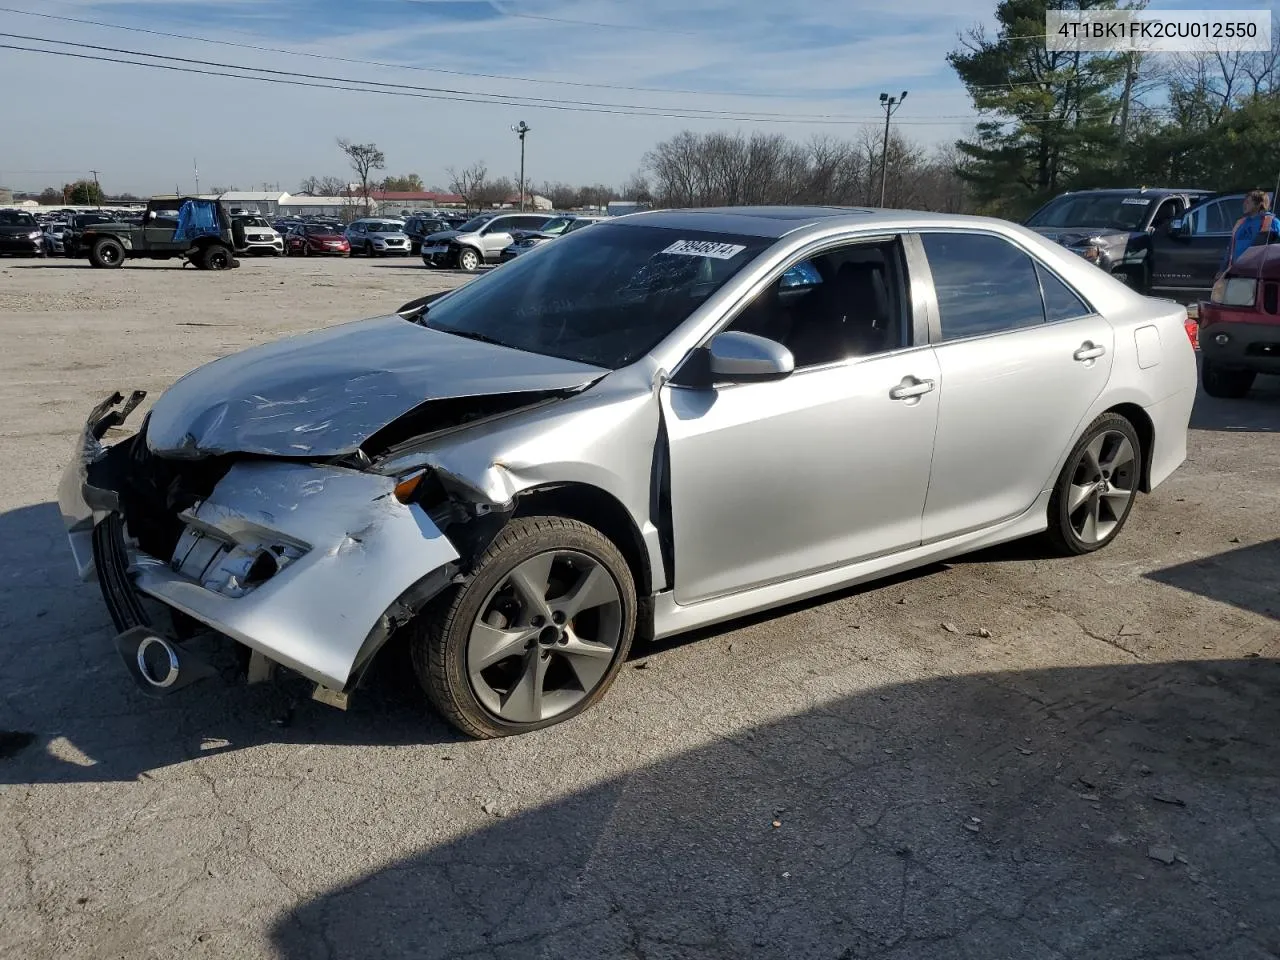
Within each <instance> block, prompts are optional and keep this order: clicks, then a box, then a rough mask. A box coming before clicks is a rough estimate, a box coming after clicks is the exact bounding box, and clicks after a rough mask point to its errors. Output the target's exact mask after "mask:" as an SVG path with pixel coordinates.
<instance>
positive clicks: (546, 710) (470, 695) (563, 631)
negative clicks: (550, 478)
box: [412, 517, 636, 737]
mask: <svg viewBox="0 0 1280 960" xmlns="http://www.w3.org/2000/svg"><path fill="white" fill-rule="evenodd" d="M635 623H636V593H635V584H634V581H633V580H632V577H631V571H630V568H629V567H628V566H627V562H626V560H625V559H623V557H622V554H621V553H619V551H618V548H617V547H616V546H614V545H613V543H612V542H611V541H610V540H609V539H608V538H606V537H605V536H604V534H602V533H600V531H598V530H596V529H594V528H593V527H589V526H587V525H586V524H584V523H580V522H578V521H576V520H568V519H565V518H562V517H528V518H523V519H518V520H513V521H512V522H511V523H509V524H508V525H507V526H506V527H505V528H504V529H503V531H502V532H501V533H500V534H499V535H498V536H497V537H496V538H495V539H494V541H493V543H491V544H490V545H489V548H488V549H487V550H486V551H485V552H484V554H483V555H482V556H481V557H480V559H479V561H478V562H477V563H476V564H475V566H474V567H473V568H472V571H471V573H470V574H469V575H468V576H467V578H466V579H465V580H464V581H463V582H462V584H461V585H460V586H459V587H458V588H457V590H456V592H455V593H454V594H453V595H452V598H451V599H450V600H449V601H448V602H447V605H444V606H437V607H435V608H429V609H428V610H427V611H426V612H424V613H423V614H422V615H421V616H420V617H419V620H418V623H417V624H416V625H415V636H414V637H413V640H412V651H413V663H414V669H415V671H416V673H417V675H418V679H419V681H420V682H421V683H422V685H423V687H424V688H425V689H426V691H427V695H428V697H429V698H430V699H431V702H432V703H433V704H434V705H435V707H436V709H437V710H439V711H440V713H441V714H443V715H444V717H445V718H446V719H448V720H449V722H450V723H452V724H453V725H454V726H456V727H457V728H458V729H459V730H462V731H463V732H464V733H467V734H469V735H470V736H473V737H501V736H509V735H511V734H517V733H525V732H527V731H530V730H537V729H539V728H541V727H547V726H550V725H552V724H554V723H559V722H561V721H562V720H568V719H569V718H570V717H573V716H576V715H577V714H579V713H581V712H583V711H584V710H586V709H587V708H588V707H590V706H592V705H593V704H594V703H596V702H597V701H598V700H599V699H600V698H601V697H603V696H604V693H605V691H606V690H607V689H608V687H609V685H610V684H611V683H612V682H613V680H614V677H616V676H617V673H618V671H619V670H620V669H621V667H622V664H623V662H624V661H625V660H626V657H627V651H628V650H629V649H630V647H631V637H632V635H633V633H634V632H635Z"/></svg>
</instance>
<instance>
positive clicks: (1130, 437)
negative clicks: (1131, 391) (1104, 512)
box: [1046, 413, 1143, 556]
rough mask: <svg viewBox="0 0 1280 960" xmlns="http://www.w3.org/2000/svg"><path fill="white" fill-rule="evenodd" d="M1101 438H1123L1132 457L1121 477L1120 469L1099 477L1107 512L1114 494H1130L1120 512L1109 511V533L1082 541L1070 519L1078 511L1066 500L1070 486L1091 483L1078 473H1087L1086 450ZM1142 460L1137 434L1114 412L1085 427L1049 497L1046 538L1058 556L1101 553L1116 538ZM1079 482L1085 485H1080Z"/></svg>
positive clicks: (1134, 493) (1126, 515)
mask: <svg viewBox="0 0 1280 960" xmlns="http://www.w3.org/2000/svg"><path fill="white" fill-rule="evenodd" d="M1103 436H1107V437H1115V436H1123V437H1124V439H1125V440H1127V441H1128V443H1129V445H1130V447H1131V448H1132V454H1133V458H1132V460H1131V461H1130V462H1129V463H1128V464H1127V465H1126V466H1125V468H1124V470H1123V476H1122V475H1121V471H1120V470H1117V471H1116V472H1115V474H1114V476H1113V475H1112V474H1111V473H1110V472H1107V473H1104V474H1103V477H1102V479H1105V480H1106V481H1107V484H1108V486H1106V487H1105V488H1104V489H1107V490H1108V491H1110V492H1109V493H1107V495H1106V497H1107V499H1108V504H1109V506H1108V509H1109V510H1110V509H1111V507H1110V503H1111V502H1112V500H1113V498H1114V492H1115V491H1118V490H1127V491H1129V492H1130V495H1129V497H1128V500H1127V502H1126V503H1125V504H1124V508H1123V510H1122V511H1119V512H1118V513H1117V512H1115V511H1114V510H1112V511H1111V513H1110V514H1109V516H1108V519H1107V523H1108V527H1109V531H1108V532H1107V533H1106V535H1105V536H1100V537H1098V538H1097V539H1086V538H1085V537H1083V536H1081V534H1080V533H1078V532H1077V531H1076V528H1075V524H1074V523H1073V520H1072V518H1073V516H1074V517H1078V516H1079V515H1080V514H1079V509H1078V510H1077V511H1074V512H1073V511H1071V510H1070V509H1069V506H1070V497H1071V491H1072V488H1073V487H1076V488H1079V486H1082V485H1087V484H1089V483H1092V482H1093V480H1092V479H1090V478H1087V477H1083V476H1082V471H1083V472H1087V471H1088V467H1087V463H1086V462H1085V457H1086V451H1087V450H1088V449H1089V447H1090V445H1091V444H1093V443H1094V442H1095V441H1096V440H1097V439H1098V438H1099V437H1103ZM1104 449H1105V448H1104ZM1142 457H1143V450H1142V443H1141V441H1140V440H1139V439H1138V432H1137V431H1136V430H1134V428H1133V424H1131V423H1130V422H1129V421H1128V420H1126V419H1125V418H1124V417H1122V416H1120V415H1119V414H1118V413H1104V414H1102V416H1100V417H1098V419H1096V420H1094V421H1093V423H1091V424H1089V428H1088V429H1087V430H1085V432H1084V435H1083V436H1081V437H1080V439H1079V440H1078V441H1077V442H1076V445H1075V446H1074V447H1072V448H1071V453H1070V455H1069V456H1068V457H1067V462H1066V463H1065V464H1064V465H1063V467H1062V472H1061V473H1060V474H1059V475H1058V480H1057V482H1056V483H1055V484H1054V486H1053V495H1052V496H1051V497H1050V498H1049V527H1048V530H1047V531H1046V535H1047V537H1048V538H1049V542H1050V543H1051V544H1052V545H1053V547H1054V549H1055V550H1056V551H1057V552H1058V553H1061V554H1064V555H1067V556H1079V555H1081V554H1086V553H1093V552H1094V551H1095V550H1101V549H1102V548H1103V547H1105V546H1106V545H1107V544H1109V543H1110V542H1111V541H1112V540H1114V539H1115V538H1116V537H1118V536H1119V535H1120V531H1121V530H1123V529H1124V525H1125V522H1126V521H1127V520H1128V519H1129V513H1130V511H1132V509H1133V504H1134V501H1135V500H1137V496H1138V486H1139V484H1140V483H1141V478H1142ZM1081 481H1085V482H1084V483H1082V482H1081ZM1098 496H1099V494H1096V493H1095V494H1094V495H1093V496H1091V497H1090V498H1089V499H1088V500H1086V501H1085V502H1084V504H1082V505H1081V507H1080V509H1088V508H1089V505H1090V504H1092V503H1093V502H1094V500H1095V498H1097V497H1098Z"/></svg>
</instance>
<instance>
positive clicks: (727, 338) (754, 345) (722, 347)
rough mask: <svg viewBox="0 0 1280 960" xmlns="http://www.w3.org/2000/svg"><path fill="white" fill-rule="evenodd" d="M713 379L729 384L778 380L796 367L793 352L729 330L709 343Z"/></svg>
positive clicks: (766, 340) (761, 339)
mask: <svg viewBox="0 0 1280 960" xmlns="http://www.w3.org/2000/svg"><path fill="white" fill-rule="evenodd" d="M707 361H708V370H709V372H710V374H711V379H712V380H716V381H721V382H725V381H727V382H729V383H749V382H751V381H753V380H777V379H779V378H780V377H785V376H787V375H788V374H789V373H791V372H792V371H793V370H795V368H796V360H795V357H793V356H792V355H791V351H790V350H788V349H787V348H786V347H784V346H783V345H782V344H780V343H778V342H777V341H776V340H770V339H768V338H767V337H761V336H757V335H756V334H754V333H742V332H740V331H737V330H727V331H725V332H724V333H719V334H716V336H714V337H712V338H711V342H710V343H709V344H707Z"/></svg>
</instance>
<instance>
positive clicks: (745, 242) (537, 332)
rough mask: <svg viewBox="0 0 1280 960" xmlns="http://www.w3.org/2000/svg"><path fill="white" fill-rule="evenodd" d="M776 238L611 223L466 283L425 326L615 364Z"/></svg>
mask: <svg viewBox="0 0 1280 960" xmlns="http://www.w3.org/2000/svg"><path fill="white" fill-rule="evenodd" d="M770 243H772V241H771V240H768V239H766V238H763V237H740V236H730V235H726V234H718V233H703V232H701V231H689V230H673V229H667V228H663V227H627V226H621V225H616V224H614V225H604V226H600V227H597V228H596V229H594V230H592V231H591V233H590V235H586V236H584V235H582V234H578V235H577V236H572V237H565V238H564V239H562V240H561V241H560V242H558V243H551V244H547V246H546V247H545V248H542V249H539V250H538V252H537V255H536V256H529V257H520V258H519V259H516V260H512V261H511V262H510V263H508V264H506V265H505V266H503V267H502V269H501V270H495V271H493V272H492V273H490V274H487V275H485V276H483V277H481V278H479V279H478V280H474V281H472V282H471V283H469V284H467V285H466V286H465V287H461V288H459V289H458V290H457V291H456V292H454V293H452V294H450V295H449V296H448V297H446V298H444V299H443V300H441V301H440V302H439V303H436V304H433V305H432V306H431V308H430V310H428V312H427V314H426V318H425V321H424V322H425V324H426V326H428V327H431V328H433V329H436V330H445V331H448V332H450V333H456V334H459V335H462V336H472V337H475V338H476V339H484V340H492V341H496V342H498V343H501V344H503V345H505V346H509V347H514V348H516V349H517V350H526V351H528V352H529V353H540V354H544V355H547V356H553V357H562V358H564V359H566V360H576V361H579V362H581V363H590V364H594V365H596V366H600V367H606V368H608V369H610V370H616V369H618V368H619V367H625V366H626V365H627V364H629V363H634V362H635V361H636V360H637V359H639V358H640V357H642V356H643V355H644V354H646V353H648V352H649V351H650V350H652V349H653V348H654V347H655V346H657V345H658V343H660V342H661V341H662V340H663V338H665V337H666V336H667V335H668V334H670V333H671V332H672V331H673V330H675V328H676V327H677V326H679V325H680V324H681V323H682V322H684V320H685V319H687V318H688V317H689V315H690V314H692V313H693V311H694V310H696V309H697V308H698V307H699V306H701V305H702V304H703V303H704V302H705V301H706V299H707V298H708V297H710V296H711V295H712V294H713V293H715V292H716V291H717V290H718V289H720V287H721V286H723V285H724V284H725V282H727V281H728V280H729V278H731V277H732V276H734V274H736V273H737V272H738V271H739V270H741V269H742V268H743V267H744V266H746V265H747V264H748V263H750V262H751V261H752V260H753V259H754V258H755V257H756V256H757V255H758V254H759V253H760V252H761V251H762V250H764V249H765V248H766V247H768V246H769V245H770Z"/></svg>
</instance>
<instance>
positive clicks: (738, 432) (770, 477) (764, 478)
mask: <svg viewBox="0 0 1280 960" xmlns="http://www.w3.org/2000/svg"><path fill="white" fill-rule="evenodd" d="M905 279H906V275H905V268H904V265H903V262H902V257H901V252H900V247H899V243H898V241H896V240H894V241H888V242H885V241H881V242H879V243H866V244H850V245H847V246H845V247H842V248H840V249H836V250H831V251H828V252H826V253H824V254H823V255H821V256H815V257H811V258H809V259H806V260H804V261H802V262H800V263H798V264H792V265H791V266H790V267H789V268H788V269H787V270H786V271H785V272H784V273H782V275H781V276H780V277H779V278H778V280H777V281H776V282H774V283H772V284H771V285H770V286H769V287H768V288H767V289H766V290H765V291H764V292H763V293H761V294H760V296H758V297H757V298H755V300H753V301H752V303H751V304H749V305H748V306H747V307H746V308H745V309H744V310H743V311H742V312H741V313H740V314H739V315H738V316H737V317H736V318H735V319H734V320H733V321H732V322H731V324H730V329H736V330H741V331H744V332H749V333H756V334H757V335H760V336H768V337H769V338H770V339H773V340H775V341H777V342H780V343H782V344H784V345H785V346H787V347H788V348H789V349H790V350H791V351H792V353H793V355H794V356H795V361H796V369H795V371H794V372H793V373H791V374H790V375H789V376H787V377H784V378H782V379H778V380H773V381H766V382H757V383H739V384H714V385H710V386H676V385H667V386H666V387H664V388H663V391H662V412H663V419H664V423H665V427H666V432H667V438H668V444H669V450H670V471H671V511H672V520H673V534H674V541H675V571H674V572H675V598H676V601H677V602H679V603H694V602H697V601H699V600H705V599H709V598H712V597H716V596H723V595H725V594H730V593H735V592H738V591H741V590H745V589H749V588H751V587H754V586H762V585H764V584H768V583H774V582H778V581H783V580H788V579H791V578H794V577H798V576H802V575H804V574H806V573H812V572H816V571H819V570H822V569H827V568H831V567H836V566H840V565H843V564H847V563H850V562H853V561H856V560H859V559H863V558H868V557H873V556H877V555H881V554H886V553H892V552H894V551H897V550H902V549H907V548H910V547H913V546H916V545H917V544H919V542H920V518H921V513H922V511H923V508H924V501H925V492H926V489H927V486H928V478H929V462H930V458H931V456H932V453H933V435H934V427H935V422H936V418H937V411H938V391H937V390H936V389H935V388H934V387H935V384H936V383H937V381H938V369H937V362H936V360H935V359H934V355H933V350H932V349H931V348H930V347H929V345H928V344H927V343H917V342H916V338H915V337H914V335H913V333H912V310H911V305H910V304H909V302H908V301H907V295H906V291H907V290H909V289H910V288H909V286H908V285H907V284H906V283H905ZM922 339H923V338H922Z"/></svg>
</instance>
